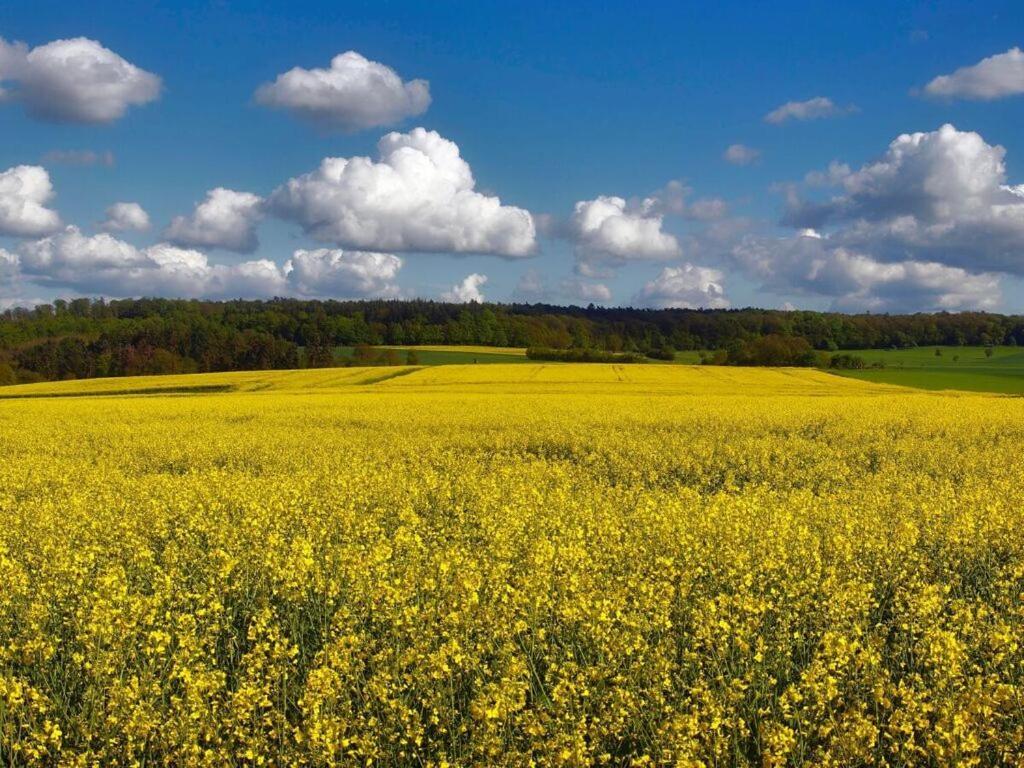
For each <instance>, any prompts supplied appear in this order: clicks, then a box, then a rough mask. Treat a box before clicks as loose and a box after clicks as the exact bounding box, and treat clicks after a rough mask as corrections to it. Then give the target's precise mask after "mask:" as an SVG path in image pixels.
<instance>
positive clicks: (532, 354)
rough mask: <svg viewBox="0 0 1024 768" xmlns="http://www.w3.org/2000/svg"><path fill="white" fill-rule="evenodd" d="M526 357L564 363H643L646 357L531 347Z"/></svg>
mask: <svg viewBox="0 0 1024 768" xmlns="http://www.w3.org/2000/svg"><path fill="white" fill-rule="evenodd" d="M526 356H527V357H528V358H530V359H531V360H557V361H558V362H562V363H642V362H644V356H643V355H638V354H636V353H634V352H606V351H605V350H603V349H584V348H579V347H573V348H570V349H551V348H549V347H530V348H528V349H527V350H526Z"/></svg>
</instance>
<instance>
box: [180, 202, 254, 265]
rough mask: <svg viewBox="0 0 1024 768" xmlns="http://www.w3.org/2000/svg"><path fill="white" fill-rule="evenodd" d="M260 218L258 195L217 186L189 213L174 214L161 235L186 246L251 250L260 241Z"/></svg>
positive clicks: (237, 250)
mask: <svg viewBox="0 0 1024 768" xmlns="http://www.w3.org/2000/svg"><path fill="white" fill-rule="evenodd" d="M262 219H263V198H261V197H260V196H259V195H254V194H252V193H251V192H236V191H234V190H232V189H224V188H223V187H217V188H216V189H211V190H210V191H209V192H207V193H206V199H205V200H204V201H203V202H201V203H199V204H197V205H196V207H195V210H194V211H193V213H192V215H191V216H188V217H185V216H175V217H174V219H173V220H172V221H171V225H170V226H169V227H168V228H167V230H166V231H165V232H164V237H166V238H167V239H168V240H170V241H171V242H172V243H175V244H176V245H182V246H186V247H201V248H224V249H225V250H228V251H236V252H238V253H252V252H253V251H255V250H256V248H257V246H258V245H259V240H257V238H256V227H257V225H258V224H259V223H260V221H261V220H262Z"/></svg>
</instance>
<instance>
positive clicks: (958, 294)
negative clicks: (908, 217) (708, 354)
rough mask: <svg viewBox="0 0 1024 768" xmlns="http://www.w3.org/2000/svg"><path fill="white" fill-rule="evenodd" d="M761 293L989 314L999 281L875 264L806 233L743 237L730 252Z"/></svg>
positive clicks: (858, 305)
mask: <svg viewBox="0 0 1024 768" xmlns="http://www.w3.org/2000/svg"><path fill="white" fill-rule="evenodd" d="M732 257H733V259H734V261H735V263H737V264H738V265H739V266H741V267H743V268H744V269H746V271H747V272H749V273H750V274H752V275H753V276H755V277H757V278H759V279H760V280H761V281H762V288H763V289H764V290H768V291H773V292H776V293H781V294H787V293H800V294H804V295H818V296H824V297H829V298H831V299H832V308H833V309H836V310H842V311H863V310H871V311H914V310H921V311H928V310H951V311H952V310H961V309H992V308H994V307H996V306H998V304H999V302H1000V300H1001V294H1000V288H999V276H998V275H995V274H991V273H971V272H968V271H967V270H965V269H962V268H960V267H951V266H948V265H945V264H939V263H937V262H929V261H918V260H913V259H905V260H900V261H894V262H884V261H879V260H878V259H875V258H873V257H871V256H870V255H867V254H865V253H858V252H856V251H853V250H851V249H849V248H846V247H843V246H842V245H838V244H836V243H835V242H833V241H832V240H831V238H827V237H823V236H822V235H821V234H820V233H818V232H817V231H815V230H813V229H807V230H804V231H802V232H800V233H798V234H797V235H795V236H791V237H781V238H776V237H759V236H747V237H745V238H744V239H743V240H742V241H741V242H740V243H739V244H737V245H736V246H735V247H734V249H733V251H732Z"/></svg>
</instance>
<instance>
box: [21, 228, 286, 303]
mask: <svg viewBox="0 0 1024 768" xmlns="http://www.w3.org/2000/svg"><path fill="white" fill-rule="evenodd" d="M21 273H22V275H23V276H24V277H25V278H27V279H28V280H29V281H31V282H33V283H35V284H37V285H42V286H53V287H61V288H68V289H72V290H76V291H80V292H82V293H98V294H102V295H107V296H143V295H146V296H185V297H199V296H205V297H225V296H240V295H244V296H269V295H274V294H275V293H280V292H281V290H282V289H283V288H284V286H285V285H286V283H285V276H284V274H283V272H282V271H281V270H279V269H278V268H277V267H276V266H275V265H274V264H273V263H272V262H269V261H261V262H245V263H243V264H234V265H221V264H210V262H209V260H208V259H207V257H206V255H205V254H203V253H201V252H199V251H195V250H190V249H184V248H178V247H175V246H173V245H170V244H168V243H158V244H156V245H152V246H150V247H148V248H144V249H138V248H135V247H134V246H133V245H131V244H130V243H126V242H124V241H122V240H118V239H117V238H115V237H112V236H111V235H109V234H106V233H103V234H98V235H92V236H87V235H83V234H82V232H81V231H80V230H79V229H78V228H77V227H73V226H72V227H67V228H66V229H65V230H64V231H62V232H60V233H58V234H56V235H51V236H50V237H47V238H44V239H42V240H38V241H33V242H28V243H24V244H23V245H22V247H21Z"/></svg>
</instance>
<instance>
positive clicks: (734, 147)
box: [722, 144, 761, 165]
mask: <svg viewBox="0 0 1024 768" xmlns="http://www.w3.org/2000/svg"><path fill="white" fill-rule="evenodd" d="M760 156H761V150H759V149H754V148H753V147H748V146H747V145H746V144H730V145H729V146H728V148H726V150H725V152H723V153H722V159H724V160H725V162H727V163H732V164H733V165H750V164H751V163H752V162H754V161H755V160H757V159H758V158H759V157H760Z"/></svg>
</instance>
